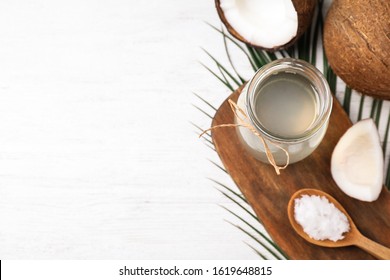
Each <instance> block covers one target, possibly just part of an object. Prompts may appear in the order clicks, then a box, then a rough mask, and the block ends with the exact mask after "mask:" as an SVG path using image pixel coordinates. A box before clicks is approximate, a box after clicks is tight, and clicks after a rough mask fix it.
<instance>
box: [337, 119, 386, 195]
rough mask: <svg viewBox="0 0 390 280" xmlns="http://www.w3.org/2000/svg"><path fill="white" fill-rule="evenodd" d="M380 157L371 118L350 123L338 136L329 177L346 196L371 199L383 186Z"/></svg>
mask: <svg viewBox="0 0 390 280" xmlns="http://www.w3.org/2000/svg"><path fill="white" fill-rule="evenodd" d="M383 166H384V159H383V153H382V148H381V145H380V140H379V133H378V129H377V128H376V125H375V123H374V121H373V120H372V119H366V120H362V121H360V122H357V123H356V124H354V125H353V126H352V127H351V128H350V129H348V130H347V132H346V133H345V134H344V135H343V136H342V137H341V138H340V140H339V142H338V143H337V145H336V147H335V149H334V151H333V154H332V160H331V173H332V177H333V179H334V180H335V182H336V183H337V185H338V186H339V187H340V189H341V190H342V191H343V192H344V193H345V194H347V195H349V196H351V197H353V198H356V199H359V200H362V201H369V202H371V201H374V200H376V199H377V198H378V197H379V194H380V193H381V190H382V186H383Z"/></svg>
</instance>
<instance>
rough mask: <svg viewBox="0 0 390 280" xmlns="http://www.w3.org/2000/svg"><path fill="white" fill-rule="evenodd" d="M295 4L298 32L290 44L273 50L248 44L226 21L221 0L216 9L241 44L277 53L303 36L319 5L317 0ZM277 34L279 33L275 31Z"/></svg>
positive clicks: (217, 0)
mask: <svg viewBox="0 0 390 280" xmlns="http://www.w3.org/2000/svg"><path fill="white" fill-rule="evenodd" d="M291 1H292V2H293V5H294V8H295V10H296V11H297V14H298V30H297V34H296V36H295V37H294V38H293V39H291V40H290V41H289V42H287V43H286V44H284V45H282V46H275V47H273V48H264V47H262V46H259V45H254V44H252V43H250V42H248V41H247V40H246V39H245V38H244V37H242V36H241V35H240V34H239V33H238V32H237V31H236V30H235V29H234V28H233V27H232V26H231V25H230V24H229V22H228V21H227V20H226V17H225V15H224V13H223V11H222V9H221V3H220V0H215V7H216V8H217V12H218V15H219V18H220V19H221V21H222V23H223V24H224V25H225V26H226V29H227V30H228V31H229V33H230V34H231V35H232V36H233V37H235V38H236V39H238V40H240V41H241V42H244V43H245V44H248V45H250V46H252V47H255V48H260V49H263V50H267V51H271V52H273V51H277V50H281V49H286V48H288V47H290V46H291V45H293V44H294V43H295V42H296V41H297V40H298V39H299V37H301V36H302V34H303V33H305V31H306V30H307V29H308V27H309V26H310V24H311V22H312V19H313V14H314V9H315V7H316V5H317V0H291ZM275 32H278V31H277V30H275Z"/></svg>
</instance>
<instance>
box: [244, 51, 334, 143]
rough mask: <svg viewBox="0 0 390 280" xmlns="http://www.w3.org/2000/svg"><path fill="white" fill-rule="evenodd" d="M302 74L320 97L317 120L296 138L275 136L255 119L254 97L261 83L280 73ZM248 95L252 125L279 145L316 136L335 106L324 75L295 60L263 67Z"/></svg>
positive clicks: (248, 112) (255, 77)
mask: <svg viewBox="0 0 390 280" xmlns="http://www.w3.org/2000/svg"><path fill="white" fill-rule="evenodd" d="M292 71H294V72H293V73H296V74H300V75H301V76H303V77H305V78H307V79H308V80H309V81H310V82H311V83H312V85H313V86H315V88H316V90H315V92H316V95H318V101H319V112H318V116H316V119H315V120H314V122H313V123H312V124H311V126H310V128H308V129H307V130H306V131H305V132H304V133H302V134H299V135H297V136H296V137H291V138H290V137H289V138H287V137H281V136H280V135H275V134H273V133H271V132H270V131H269V130H268V129H266V128H265V127H264V126H263V125H262V124H261V123H260V122H259V121H258V119H257V118H256V117H255V113H254V103H255V101H254V99H255V98H254V97H255V93H256V91H257V89H258V87H259V85H261V83H262V82H263V81H264V80H265V79H266V78H267V77H269V76H270V75H273V74H275V73H278V72H292ZM248 83H249V84H248V94H247V95H246V111H247V114H248V117H249V121H250V122H251V124H252V125H253V126H254V127H255V128H256V129H257V130H258V131H259V132H260V133H261V134H263V135H264V136H265V137H267V138H268V139H269V140H271V141H273V142H278V143H286V142H288V143H292V142H293V143H297V142H303V141H306V140H307V139H309V138H311V137H312V136H314V135H315V134H316V133H317V132H318V131H319V130H320V129H321V128H322V127H323V126H324V125H326V124H327V122H328V120H329V117H330V114H331V111H332V105H333V98H332V94H331V91H330V88H329V85H328V82H327V81H326V79H325V77H324V75H323V74H322V73H321V72H320V71H319V70H318V69H317V68H316V67H315V66H313V65H312V64H310V63H308V62H306V61H304V60H300V59H295V58H282V59H278V60H274V61H272V62H270V63H268V64H266V65H264V66H263V67H261V68H260V69H259V70H258V71H257V72H256V73H255V75H254V76H253V78H252V79H251V80H250V81H249V82H248Z"/></svg>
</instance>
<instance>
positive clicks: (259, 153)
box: [236, 58, 332, 165]
mask: <svg viewBox="0 0 390 280" xmlns="http://www.w3.org/2000/svg"><path fill="white" fill-rule="evenodd" d="M237 105H238V106H239V107H240V108H241V109H242V110H243V111H244V112H245V114H246V116H247V118H246V119H245V122H248V124H249V125H250V126H251V127H253V128H254V129H255V130H256V131H257V132H258V133H259V134H260V135H261V136H262V137H263V138H264V140H265V141H266V142H267V144H268V147H269V149H270V151H271V152H272V154H273V157H274V159H275V162H276V164H278V165H284V164H286V162H287V156H286V153H285V151H283V150H282V149H281V148H280V147H282V148H283V149H285V150H286V151H287V152H288V154H289V162H290V163H294V162H297V161H300V160H302V159H304V158H305V157H307V156H308V155H310V154H311V153H312V152H313V151H314V150H315V149H316V148H317V146H318V145H319V144H320V142H321V140H322V139H323V137H324V135H325V132H326V129H327V126H328V122H329V117H330V113H331V109H332V96H331V93H330V89H329V86H328V84H327V82H326V80H325V78H324V77H323V75H322V74H321V72H320V71H318V69H316V68H315V67H314V66H312V65H311V64H309V63H307V62H305V61H301V60H297V59H291V58H285V59H280V60H276V61H274V62H272V63H269V64H267V65H265V66H264V67H262V68H261V69H260V70H259V71H258V72H256V74H255V75H254V77H253V78H252V79H251V80H250V81H249V82H248V83H247V85H246V86H245V87H244V89H243V91H242V93H241V95H240V97H239V99H238V101H237ZM236 123H237V124H239V123H240V120H238V119H236ZM237 130H238V135H239V138H240V139H241V141H242V142H243V144H244V146H245V147H246V149H247V150H248V151H249V152H250V153H251V154H252V155H253V156H254V157H256V158H257V159H258V160H261V161H263V162H268V158H267V156H266V153H265V148H264V146H263V145H262V143H261V141H260V139H259V138H258V136H256V135H255V134H254V133H253V132H252V131H250V130H249V129H248V128H246V127H241V126H240V127H238V128H237Z"/></svg>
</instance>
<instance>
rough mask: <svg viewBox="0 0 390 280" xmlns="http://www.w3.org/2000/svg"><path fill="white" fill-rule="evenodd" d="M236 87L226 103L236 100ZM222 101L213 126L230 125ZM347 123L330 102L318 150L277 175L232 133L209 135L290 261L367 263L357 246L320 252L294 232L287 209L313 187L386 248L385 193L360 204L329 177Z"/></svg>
mask: <svg viewBox="0 0 390 280" xmlns="http://www.w3.org/2000/svg"><path fill="white" fill-rule="evenodd" d="M240 92H241V88H240V89H238V90H237V91H235V92H234V93H233V94H232V95H231V96H230V97H229V98H230V99H232V100H234V101H237V98H238V96H239V94H240ZM233 118H234V117H233V113H232V111H231V109H230V106H229V104H228V102H227V100H226V101H225V102H224V103H223V104H222V105H221V107H220V108H219V109H218V111H217V113H216V115H215V116H214V119H213V123H212V125H213V126H215V125H219V124H228V123H234V120H233ZM351 125H352V124H351V121H350V120H349V118H348V115H347V114H346V113H345V111H344V110H343V108H342V107H341V105H340V104H339V102H338V101H336V100H335V101H334V104H333V112H332V115H331V117H330V122H329V128H328V130H327V133H326V135H325V137H324V139H323V141H322V142H321V144H320V146H319V147H318V148H317V149H316V150H315V151H314V152H313V154H312V155H310V156H309V157H307V158H306V159H304V160H303V161H301V162H298V163H295V164H292V165H289V166H288V167H287V169H285V170H281V175H279V176H278V175H276V173H275V171H274V169H273V167H272V166H271V165H268V164H265V163H262V162H259V161H257V160H256V159H255V158H254V157H252V156H251V155H250V154H249V153H248V152H247V151H246V150H245V148H244V147H243V146H242V144H241V143H240V141H239V139H238V136H237V134H236V133H237V132H236V130H235V129H234V128H219V129H215V130H213V131H212V138H213V141H214V144H215V147H216V150H217V152H218V154H219V156H220V158H221V160H222V162H223V164H224V166H225V168H226V170H227V171H228V172H229V174H230V176H231V177H232V178H233V180H234V181H235V183H236V184H237V186H238V187H239V188H240V190H241V191H242V193H243V194H244V196H245V197H246V199H247V200H248V202H249V203H250V205H251V206H252V207H253V210H254V211H255V213H256V215H257V216H258V217H259V219H260V220H261V221H262V222H263V224H264V227H265V229H266V230H267V231H268V233H269V234H270V235H271V237H272V238H273V240H274V241H275V242H276V243H277V244H278V245H279V246H280V247H281V248H282V249H283V250H284V252H286V254H287V255H288V256H289V257H290V258H291V259H372V258H373V257H372V256H371V255H369V254H368V253H365V252H364V251H362V250H361V249H359V248H357V247H345V248H325V247H318V246H316V245H312V244H310V243H308V242H306V241H305V240H304V239H302V238H301V237H300V236H299V235H298V234H296V233H295V231H294V230H293V228H292V227H291V225H290V223H289V220H288V217H287V204H288V201H289V199H290V197H291V195H292V194H293V193H294V192H296V191H297V190H299V189H303V188H316V189H320V190H322V191H325V192H327V193H329V194H330V195H332V196H333V197H335V198H336V199H337V200H338V201H339V202H340V203H341V204H342V205H343V206H344V207H345V209H346V210H347V211H348V212H349V214H350V215H351V217H352V219H353V220H354V221H355V223H356V225H357V227H358V228H359V229H360V231H361V232H362V233H363V234H364V235H366V236H367V237H368V238H370V239H372V240H374V241H376V242H378V243H380V244H383V245H385V246H387V247H390V192H388V191H387V190H386V189H385V188H383V190H382V193H381V195H380V197H379V199H378V200H377V201H375V202H371V203H368V202H361V201H358V200H356V199H353V198H350V197H348V196H347V195H345V194H344V193H343V192H342V191H341V190H340V189H339V188H338V187H337V185H336V183H335V182H334V181H333V179H332V176H331V173H330V159H331V155H332V151H333V149H334V147H335V145H336V143H337V142H338V140H339V138H340V137H341V136H342V135H343V134H344V132H345V131H346V130H347V129H348V128H349V127H350V126H351Z"/></svg>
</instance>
